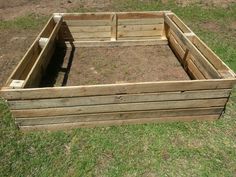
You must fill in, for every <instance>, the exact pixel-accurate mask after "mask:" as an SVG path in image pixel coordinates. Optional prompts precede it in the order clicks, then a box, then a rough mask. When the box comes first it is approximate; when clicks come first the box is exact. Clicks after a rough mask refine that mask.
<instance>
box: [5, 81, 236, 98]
mask: <svg viewBox="0 0 236 177" xmlns="http://www.w3.org/2000/svg"><path fill="white" fill-rule="evenodd" d="M234 84H236V80H235V79H224V80H219V79H212V80H211V79H208V80H190V81H162V82H140V83H123V84H105V85H89V86H68V87H52V88H51V87H48V88H28V89H14V90H10V91H9V90H8V89H6V90H4V89H3V90H1V96H2V97H4V98H5V99H7V100H18V99H23V100H27V99H39V98H63V97H74V96H93V95H112V94H128V93H130V94H131V93H133V94H135V93H154V92H167V91H187V90H189V91H190V90H213V89H232V87H233V86H234Z"/></svg>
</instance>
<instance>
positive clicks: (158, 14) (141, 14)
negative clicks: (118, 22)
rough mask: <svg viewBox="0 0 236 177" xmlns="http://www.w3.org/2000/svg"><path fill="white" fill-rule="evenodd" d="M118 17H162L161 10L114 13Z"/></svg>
mask: <svg viewBox="0 0 236 177" xmlns="http://www.w3.org/2000/svg"><path fill="white" fill-rule="evenodd" d="M116 14H117V17H118V18H119V19H139V18H143V19H145V18H163V15H164V13H163V12H132V13H116Z"/></svg>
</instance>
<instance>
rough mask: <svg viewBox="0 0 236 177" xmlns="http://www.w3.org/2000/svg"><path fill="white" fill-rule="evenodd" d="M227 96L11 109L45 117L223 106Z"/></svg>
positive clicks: (14, 113)
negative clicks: (203, 98)
mask: <svg viewBox="0 0 236 177" xmlns="http://www.w3.org/2000/svg"><path fill="white" fill-rule="evenodd" d="M227 100H228V99H227V98H226V99H225V98H221V99H205V100H184V101H165V102H142V103H127V104H106V105H95V106H74V107H60V108H45V109H22V110H12V113H13V115H14V117H16V118H19V117H40V116H42V117H45V116H46V117H47V116H60V115H73V114H87V113H99V112H125V111H142V110H156V109H180V108H204V107H221V106H225V104H226V102H227Z"/></svg>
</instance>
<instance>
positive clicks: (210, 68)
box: [165, 15, 221, 79]
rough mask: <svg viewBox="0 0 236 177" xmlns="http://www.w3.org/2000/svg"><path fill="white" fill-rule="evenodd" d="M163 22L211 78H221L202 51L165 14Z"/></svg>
mask: <svg viewBox="0 0 236 177" xmlns="http://www.w3.org/2000/svg"><path fill="white" fill-rule="evenodd" d="M165 22H166V23H167V24H168V25H169V26H170V28H171V29H172V30H173V31H174V33H175V34H176V35H177V36H178V37H179V39H180V40H181V41H182V42H183V44H184V45H186V47H187V48H188V50H189V51H190V53H191V54H192V55H193V56H194V57H195V58H196V59H197V60H198V62H199V63H201V65H202V66H203V67H205V69H206V70H207V71H208V73H209V74H210V75H211V78H215V79H217V78H218V79H219V78H221V76H220V74H219V73H218V71H217V70H216V69H215V68H214V66H212V65H211V63H210V62H209V61H208V60H207V59H206V58H205V57H204V56H203V55H202V53H201V52H200V51H199V50H198V49H197V48H196V47H195V46H194V45H193V44H192V42H191V41H190V40H189V39H188V38H187V37H186V36H184V35H183V33H182V31H181V30H180V29H179V28H178V27H177V26H176V24H175V23H174V22H173V21H172V20H171V19H170V18H169V17H168V16H166V15H165Z"/></svg>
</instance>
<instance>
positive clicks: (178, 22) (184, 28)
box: [167, 13, 192, 33]
mask: <svg viewBox="0 0 236 177" xmlns="http://www.w3.org/2000/svg"><path fill="white" fill-rule="evenodd" d="M167 16H169V17H170V18H171V19H172V20H173V22H174V23H175V24H176V25H177V26H178V27H179V28H180V30H181V31H182V32H183V33H192V30H191V29H190V28H189V27H188V26H187V25H185V24H184V22H183V21H182V20H181V19H180V18H179V17H177V16H176V15H175V14H174V13H172V14H171V15H167Z"/></svg>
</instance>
